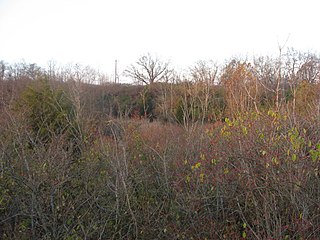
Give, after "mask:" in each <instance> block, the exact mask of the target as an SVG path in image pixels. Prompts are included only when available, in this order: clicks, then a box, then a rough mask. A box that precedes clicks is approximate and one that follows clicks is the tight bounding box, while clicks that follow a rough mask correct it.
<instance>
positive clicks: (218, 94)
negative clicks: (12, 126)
mask: <svg viewBox="0 0 320 240" xmlns="http://www.w3.org/2000/svg"><path fill="white" fill-rule="evenodd" d="M0 65H1V76H0V77H1V80H2V86H3V90H4V91H2V98H3V100H4V101H8V99H12V98H13V97H14V96H15V92H16V93H17V94H16V96H19V91H20V90H19V89H22V88H23V87H24V86H25V85H26V84H28V81H29V82H30V81H35V80H37V79H38V80H39V79H40V78H42V79H47V80H48V81H50V82H51V83H53V82H56V84H59V83H65V84H64V85H69V86H68V92H69V93H71V94H73V97H76V96H75V94H77V95H78V96H77V98H79V99H78V100H77V101H78V102H77V104H78V107H79V108H86V110H85V111H84V112H87V113H88V112H93V113H100V114H102V115H107V116H110V117H116V118H118V117H121V118H152V119H154V118H157V119H159V120H163V121H169V122H178V123H182V124H183V125H185V126H188V125H190V124H191V123H194V122H201V123H204V122H215V121H221V120H223V119H224V118H225V117H233V116H235V115H237V114H239V113H243V112H250V111H255V112H258V113H259V112H261V111H266V110H269V109H275V110H277V111H280V110H285V111H289V112H291V113H292V114H293V115H294V116H295V115H296V114H302V115H310V114H311V115H312V114H314V113H315V112H317V113H318V112H319V111H320V109H319V92H320V91H319V90H320V88H319V82H320V80H319V72H320V58H319V56H317V55H315V54H312V53H301V52H297V51H295V50H293V49H289V50H287V51H286V52H285V53H281V52H280V54H279V56H278V57H276V58H271V57H258V58H254V59H252V60H251V61H249V60H240V59H234V60H231V61H230V62H229V63H227V64H225V65H218V64H216V63H214V62H212V61H199V62H197V63H196V64H195V65H194V66H192V67H190V68H189V69H187V70H185V71H184V72H182V73H177V72H176V71H175V70H174V69H172V68H171V67H170V64H169V62H164V61H161V60H159V59H158V58H156V57H153V56H151V55H146V56H143V57H141V58H140V59H138V61H137V62H136V63H135V64H132V65H131V66H130V67H128V68H127V69H126V70H125V72H124V75H125V76H126V77H127V78H130V79H131V80H132V83H133V84H113V83H112V81H109V78H108V77H107V76H106V75H104V74H101V73H99V72H98V71H96V70H94V69H92V68H90V67H88V66H87V67H84V66H80V65H73V66H65V67H59V68H58V67H57V66H56V65H55V64H54V63H52V62H51V63H50V64H49V66H48V67H47V68H46V69H41V68H39V67H37V66H36V65H35V64H26V63H22V64H15V65H7V64H5V63H4V62H1V64H0ZM62 85H63V84H62ZM70 85H73V86H70ZM6 87H7V90H5V88H6ZM74 100H75V99H74ZM79 104H80V105H81V106H80V105H79Z"/></svg>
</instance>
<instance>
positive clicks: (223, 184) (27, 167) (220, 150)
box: [0, 50, 320, 239]
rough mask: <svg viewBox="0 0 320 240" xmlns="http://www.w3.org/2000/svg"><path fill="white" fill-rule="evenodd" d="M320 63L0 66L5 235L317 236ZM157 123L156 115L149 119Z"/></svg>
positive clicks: (150, 61)
mask: <svg viewBox="0 0 320 240" xmlns="http://www.w3.org/2000/svg"><path fill="white" fill-rule="evenodd" d="M319 73H320V58H319V57H318V56H316V55H315V54H311V53H299V52H296V51H294V50H288V51H287V52H285V53H282V52H281V51H280V54H279V56H278V57H276V58H271V57H260V58H256V59H253V60H251V61H249V60H240V59H235V60H232V61H230V62H228V63H227V64H225V65H217V64H215V63H213V62H210V61H208V62H206V61H200V62H197V63H196V64H195V65H194V66H193V67H190V68H189V69H187V70H186V71H185V72H184V73H177V72H176V71H175V70H174V69H172V68H171V67H170V64H169V63H168V62H163V61H161V60H159V59H157V58H155V57H153V56H151V55H146V56H143V57H141V58H140V59H138V61H137V62H136V63H134V64H132V65H131V66H129V67H128V68H127V70H126V71H125V73H124V74H125V75H126V77H129V78H131V79H132V82H133V84H115V83H112V82H110V81H109V79H108V77H107V76H106V75H104V74H101V73H99V72H98V71H96V70H94V69H92V68H90V67H84V66H80V65H72V66H64V67H57V66H56V65H55V64H53V63H50V64H49V66H48V67H47V68H46V69H42V68H40V67H38V66H36V65H35V64H27V63H19V64H13V65H9V64H6V63H4V62H0V89H1V96H0V97H1V102H0V103H1V105H0V238H1V239H170V238H172V239H192V238H193V239H316V238H317V237H318V236H319V235H320V228H319V226H320V205H319V203H320V178H319V168H320V91H319V90H320V89H319V88H320V80H319ZM150 122H152V123H150Z"/></svg>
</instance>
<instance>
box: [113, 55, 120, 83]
mask: <svg viewBox="0 0 320 240" xmlns="http://www.w3.org/2000/svg"><path fill="white" fill-rule="evenodd" d="M114 83H119V76H118V60H115V63H114Z"/></svg>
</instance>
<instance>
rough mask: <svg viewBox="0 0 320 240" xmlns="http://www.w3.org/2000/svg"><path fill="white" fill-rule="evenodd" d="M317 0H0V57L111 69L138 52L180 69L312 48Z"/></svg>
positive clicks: (318, 34) (317, 44)
mask: <svg viewBox="0 0 320 240" xmlns="http://www.w3.org/2000/svg"><path fill="white" fill-rule="evenodd" d="M319 6H320V2H319V0H303V1H302V0H299V1H298V0H264V1H262V0H219V1H218V0H105V1H103V0H0V60H5V61H7V62H16V61H20V60H21V59H25V61H26V62H27V63H37V64H39V65H41V66H44V65H46V63H47V62H48V60H52V59H53V60H55V61H57V62H58V63H59V64H65V63H69V62H73V63H82V64H89V65H91V66H93V67H97V68H100V69H101V70H102V71H104V72H108V73H112V71H113V68H114V60H115V59H118V61H119V66H120V69H123V68H125V67H126V66H127V65H129V64H131V63H134V62H135V61H136V60H137V59H138V58H139V57H140V56H141V55H143V54H145V53H148V52H150V53H152V54H156V55H157V56H159V57H160V58H162V59H164V60H165V59H169V60H170V61H171V62H172V63H173V64H174V65H176V66H179V67H181V68H184V67H187V66H190V65H192V64H193V63H194V62H195V61H197V60H200V59H203V60H208V59H212V60H214V61H218V62H223V60H227V59H229V58H231V57H232V56H240V55H241V56H252V55H260V54H262V55H266V54H268V55H270V54H276V53H277V47H278V43H280V44H283V43H284V42H285V41H286V39H287V38H288V36H289V35H290V37H289V40H288V43H287V46H288V47H294V48H296V49H298V50H302V51H308V50H311V51H315V52H319V50H320V31H319V16H320V13H319V11H320V8H319Z"/></svg>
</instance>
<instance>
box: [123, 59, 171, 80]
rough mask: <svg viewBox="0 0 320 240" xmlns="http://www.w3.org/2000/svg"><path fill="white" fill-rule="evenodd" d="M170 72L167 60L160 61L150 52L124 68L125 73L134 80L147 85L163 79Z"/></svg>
mask: <svg viewBox="0 0 320 240" xmlns="http://www.w3.org/2000/svg"><path fill="white" fill-rule="evenodd" d="M170 73H171V71H170V70H169V62H162V61H161V60H159V59H158V58H156V57H153V56H151V55H150V54H147V55H145V56H142V57H141V58H139V59H138V61H137V62H136V64H132V65H131V66H130V67H129V68H128V69H127V70H125V74H126V75H127V76H128V77H130V78H132V79H133V80H134V81H135V82H137V83H142V84H147V85H149V84H150V85H151V84H153V83H155V82H159V81H163V80H165V79H166V77H165V76H166V75H168V74H170Z"/></svg>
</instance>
